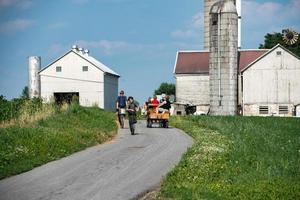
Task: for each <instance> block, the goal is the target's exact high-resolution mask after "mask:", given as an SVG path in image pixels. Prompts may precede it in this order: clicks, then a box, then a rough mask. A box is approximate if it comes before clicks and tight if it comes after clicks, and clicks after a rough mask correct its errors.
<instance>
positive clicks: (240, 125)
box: [158, 116, 300, 200]
mask: <svg viewBox="0 0 300 200" xmlns="http://www.w3.org/2000/svg"><path fill="white" fill-rule="evenodd" d="M171 124H172V125H173V126H175V127H177V128H180V129H182V130H184V131H185V132H186V133H188V134H189V135H191V136H192V137H193V138H194V139H195V144H194V145H193V147H192V148H190V149H189V150H188V152H187V153H186V154H185V155H184V157H183V159H182V160H181V162H180V163H179V165H178V166H177V167H176V168H175V169H174V170H173V171H172V172H171V173H169V174H168V176H167V177H166V179H165V180H164V181H163V183H162V187H161V191H160V194H159V198H158V199H184V200H189V199H222V200H224V199H291V200H292V199H300V120H299V119H295V118H259V117H207V116H201V117H175V118H172V121H171Z"/></svg>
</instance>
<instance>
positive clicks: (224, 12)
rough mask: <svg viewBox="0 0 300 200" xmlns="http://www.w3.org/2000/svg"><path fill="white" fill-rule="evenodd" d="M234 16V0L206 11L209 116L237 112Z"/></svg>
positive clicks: (226, 1)
mask: <svg viewBox="0 0 300 200" xmlns="http://www.w3.org/2000/svg"><path fill="white" fill-rule="evenodd" d="M237 56H238V14H237V10H236V7H235V5H234V0H225V1H219V2H217V3H215V4H214V5H213V6H212V7H211V10H210V58H209V60H210V61H209V75H210V81H209V85H210V113H211V114H212V115H235V114H236V112H237Z"/></svg>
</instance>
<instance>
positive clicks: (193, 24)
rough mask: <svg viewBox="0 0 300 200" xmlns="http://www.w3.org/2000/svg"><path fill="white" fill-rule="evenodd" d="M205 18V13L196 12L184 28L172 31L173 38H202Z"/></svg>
mask: <svg viewBox="0 0 300 200" xmlns="http://www.w3.org/2000/svg"><path fill="white" fill-rule="evenodd" d="M203 25H204V18H203V13H202V12H199V13H196V14H195V15H194V16H193V18H192V19H191V20H190V21H189V22H188V23H187V24H186V26H185V28H184V29H178V30H175V31H173V32H171V36H172V37H173V38H180V39H188V38H198V37H199V38H200V37H201V31H202V30H203Z"/></svg>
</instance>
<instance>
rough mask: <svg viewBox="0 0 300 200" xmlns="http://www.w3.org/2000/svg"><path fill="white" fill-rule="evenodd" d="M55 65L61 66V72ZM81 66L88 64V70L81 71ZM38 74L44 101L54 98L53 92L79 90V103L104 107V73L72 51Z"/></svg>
mask: <svg viewBox="0 0 300 200" xmlns="http://www.w3.org/2000/svg"><path fill="white" fill-rule="evenodd" d="M57 66H61V68H62V71H61V72H56V67H57ZM82 66H88V71H86V72H83V71H82ZM40 76H41V97H42V98H43V99H45V101H47V102H49V101H50V100H51V99H54V97H53V94H54V93H55V92H79V101H80V105H82V106H92V105H95V104H97V105H98V106H99V107H100V108H104V73H103V72H102V71H101V70H99V69H98V68H97V67H95V66H94V65H92V64H91V63H89V62H88V61H86V60H84V59H83V58H81V57H80V56H78V55H77V54H75V53H74V52H70V53H68V54H67V55H66V56H65V57H63V58H62V59H60V60H58V61H57V62H55V63H53V64H52V65H51V66H49V67H48V68H46V69H45V70H43V71H42V72H41V73H40Z"/></svg>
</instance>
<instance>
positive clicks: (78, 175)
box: [0, 121, 192, 200]
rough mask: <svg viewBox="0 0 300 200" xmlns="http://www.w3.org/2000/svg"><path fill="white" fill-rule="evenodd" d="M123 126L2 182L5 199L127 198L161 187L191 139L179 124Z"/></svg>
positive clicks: (87, 199)
mask: <svg viewBox="0 0 300 200" xmlns="http://www.w3.org/2000/svg"><path fill="white" fill-rule="evenodd" d="M137 133H138V135H135V136H131V135H130V133H129V129H123V130H120V133H119V135H118V136H117V138H116V139H114V140H113V141H111V142H109V143H106V144H103V145H98V146H95V147H92V148H89V149H87V150H84V151H81V152H78V153H75V154H73V155H71V156H69V157H66V158H63V159H61V160H58V161H54V162H50V163H48V164H46V165H43V166H41V167H38V168H35V169H33V170H31V171H29V172H26V173H23V174H20V175H17V176H13V177H10V178H8V179H4V180H2V181H0V199H1V200H11V199H12V200H37V199H38V200H44V199H45V200H46V199H47V200H48V199H57V200H58V199H59V200H62V199H63V200H67V199H70V200H92V199H93V200H117V199H120V200H126V199H135V198H137V197H138V196H139V195H141V194H143V193H145V192H147V191H149V190H151V189H153V188H154V187H156V186H158V185H159V183H160V181H161V179H162V178H163V176H165V175H166V174H167V172H168V171H170V170H171V169H172V167H174V166H175V165H176V164H177V163H178V161H179V160H180V158H181V156H182V154H183V153H184V152H185V151H186V150H187V148H188V147H189V146H190V145H191V144H192V139H191V138H190V137H189V136H187V135H186V134H184V133H182V132H181V131H180V130H178V129H175V128H170V129H160V128H152V129H147V128H145V122H144V121H139V122H138V124H137Z"/></svg>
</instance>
